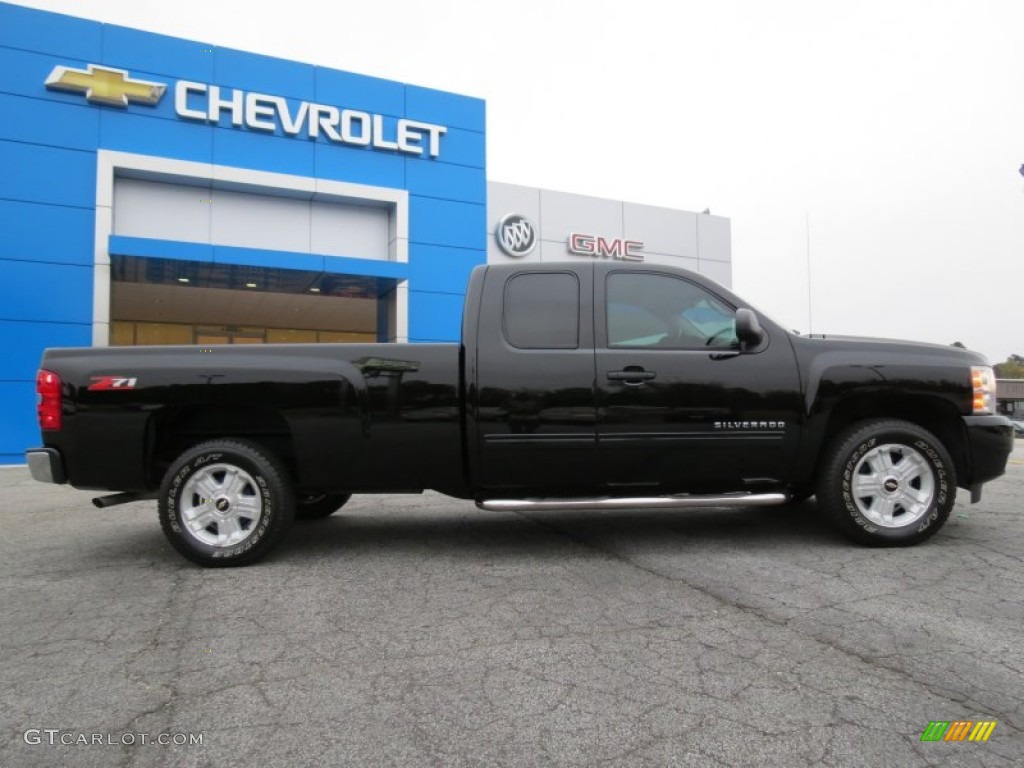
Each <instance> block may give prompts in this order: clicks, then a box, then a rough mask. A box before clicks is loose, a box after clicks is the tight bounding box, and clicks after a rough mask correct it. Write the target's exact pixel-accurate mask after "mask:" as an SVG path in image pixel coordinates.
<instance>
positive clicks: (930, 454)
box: [817, 419, 956, 546]
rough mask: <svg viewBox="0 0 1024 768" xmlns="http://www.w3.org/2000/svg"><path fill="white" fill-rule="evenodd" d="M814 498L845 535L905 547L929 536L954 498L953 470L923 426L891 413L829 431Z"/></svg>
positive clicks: (949, 508) (948, 512) (937, 441)
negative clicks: (831, 433)
mask: <svg viewBox="0 0 1024 768" xmlns="http://www.w3.org/2000/svg"><path fill="white" fill-rule="evenodd" d="M817 498H818V504H819V505H820V506H821V507H822V508H823V510H824V511H825V513H826V514H827V515H828V516H829V517H830V518H831V520H832V522H833V523H834V524H835V525H836V526H837V527H838V528H839V530H840V531H841V532H842V533H844V534H845V535H846V536H847V537H849V538H851V539H853V540H854V541H857V542H860V543H862V544H869V545H874V546H909V545H911V544H917V543H919V542H921V541H924V540H925V539H927V538H929V537H930V536H932V535H934V534H935V533H936V532H937V531H938V530H939V529H940V528H941V527H942V526H943V524H945V522H946V520H947V519H948V518H949V514H950V512H951V511H952V509H953V503H954V502H955V501H956V470H955V468H954V467H953V462H952V460H951V459H950V457H949V452H948V451H947V450H946V449H945V447H944V446H943V445H942V443H941V442H940V441H939V440H938V438H936V437H935V435H933V434H932V433H931V432H929V431H927V430H926V429H923V428H921V427H919V426H917V425H916V424H912V423H910V422H909V421H902V420H899V419H885V420H871V421H862V422H860V423H858V424H854V425H852V426H850V427H849V428H847V429H846V430H844V431H843V432H841V433H840V434H839V435H837V436H836V437H835V438H834V439H833V440H832V442H831V443H830V444H829V446H828V447H827V449H826V451H825V454H824V458H823V461H822V464H821V466H820V468H819V473H818V486H817Z"/></svg>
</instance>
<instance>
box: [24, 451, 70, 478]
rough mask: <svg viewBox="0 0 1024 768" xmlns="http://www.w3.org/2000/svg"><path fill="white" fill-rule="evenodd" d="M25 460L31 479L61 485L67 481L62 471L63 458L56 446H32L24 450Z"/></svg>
mask: <svg viewBox="0 0 1024 768" xmlns="http://www.w3.org/2000/svg"><path fill="white" fill-rule="evenodd" d="M25 461H26V463H27V464H28V471H29V472H30V473H32V477H33V479H35V480H38V481H39V482H41V483H57V484H59V485H63V484H64V483H66V482H67V481H68V477H67V474H65V472H64V460H63V459H61V456H60V452H59V451H57V449H56V448H33V449H32V450H29V451H25Z"/></svg>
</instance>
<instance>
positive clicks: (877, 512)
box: [851, 443, 935, 528]
mask: <svg viewBox="0 0 1024 768" xmlns="http://www.w3.org/2000/svg"><path fill="white" fill-rule="evenodd" d="M851 479H852V483H851V494H852V496H853V499H854V502H855V503H856V504H857V509H858V510H860V512H861V514H862V515H864V517H866V518H867V519H868V520H870V521H871V522H872V523H874V524H875V525H880V526H882V527H883V528H902V527H904V526H906V525H910V524H911V523H914V522H916V521H917V520H920V519H921V518H922V517H924V515H925V514H926V513H927V512H928V510H929V509H930V508H931V506H932V502H933V501H934V499H935V475H934V474H933V472H932V468H931V465H930V464H929V463H928V460H927V459H926V458H925V457H924V456H923V455H922V454H920V453H918V452H917V451H916V450H914V449H913V448H911V447H910V446H908V445H899V444H896V443H890V444H886V445H880V446H878V447H876V448H873V449H872V450H870V451H868V452H867V453H866V454H864V456H862V457H861V459H860V461H858V462H857V466H856V468H855V469H854V471H853V477H852V478H851Z"/></svg>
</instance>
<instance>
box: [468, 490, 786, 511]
mask: <svg viewBox="0 0 1024 768" xmlns="http://www.w3.org/2000/svg"><path fill="white" fill-rule="evenodd" d="M787 501H789V496H788V495H787V494H785V493H723V494H719V495H715V496H693V495H690V494H676V495H674V496H632V497H630V496H622V497H618V496H598V497H594V498H575V499H557V498H555V499H484V500H482V501H478V502H477V503H476V505H477V506H478V507H480V509H486V510H489V511H491V512H526V511H533V512H553V511H557V510H564V509H689V508H693V507H771V506H776V505H779V504H785V503H786V502H787Z"/></svg>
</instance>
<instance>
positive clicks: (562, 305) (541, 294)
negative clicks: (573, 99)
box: [504, 272, 580, 349]
mask: <svg viewBox="0 0 1024 768" xmlns="http://www.w3.org/2000/svg"><path fill="white" fill-rule="evenodd" d="M579 317H580V285H579V281H578V280H577V278H576V275H574V274H572V273H571V272H544V273H541V272H533V273H526V274H522V275H516V276H515V277H513V278H512V279H511V280H509V281H508V283H507V284H506V285H505V313H504V330H505V339H506V340H507V341H508V343H509V344H511V345H512V346H513V347H518V348H520V349H576V348H577V347H579V343H580V342H579V338H580V329H579Z"/></svg>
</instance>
